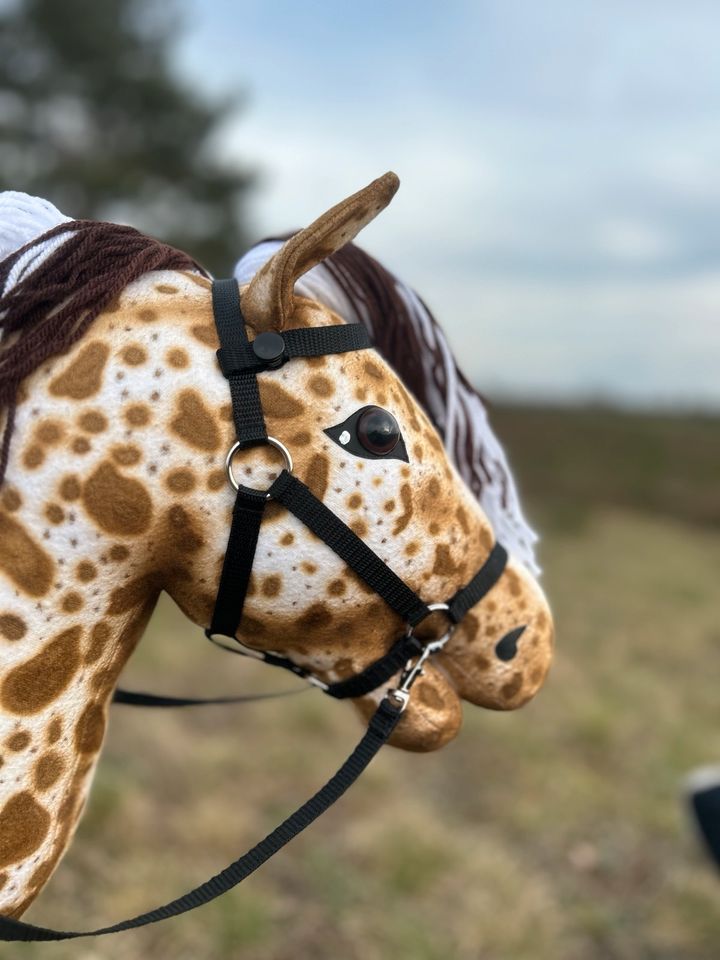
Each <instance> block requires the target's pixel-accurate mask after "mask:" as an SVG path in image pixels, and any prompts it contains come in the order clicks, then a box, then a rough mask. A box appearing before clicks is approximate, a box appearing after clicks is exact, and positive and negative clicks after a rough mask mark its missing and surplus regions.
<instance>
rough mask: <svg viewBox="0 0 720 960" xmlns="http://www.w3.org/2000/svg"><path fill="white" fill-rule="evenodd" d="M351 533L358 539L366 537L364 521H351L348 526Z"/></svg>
mask: <svg viewBox="0 0 720 960" xmlns="http://www.w3.org/2000/svg"><path fill="white" fill-rule="evenodd" d="M348 526H349V527H350V529H351V530H352V531H353V533H356V534H357V535H358V537H365V536H367V532H368V528H367V524H366V523H365V521H364V520H353V521H352V522H351V523H349V524H348Z"/></svg>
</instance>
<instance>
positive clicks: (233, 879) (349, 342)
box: [0, 173, 508, 940]
mask: <svg viewBox="0 0 720 960" xmlns="http://www.w3.org/2000/svg"><path fill="white" fill-rule="evenodd" d="M398 185H399V181H398V179H397V177H396V176H395V175H394V174H392V173H388V174H386V175H385V176H384V177H381V178H380V179H379V180H376V181H374V182H373V183H371V184H370V185H369V186H368V187H366V188H365V189H364V190H361V191H360V192H359V193H357V194H355V195H354V196H353V197H350V198H349V199H348V200H345V201H343V203H341V204H339V205H338V206H337V207H333V208H332V209H331V210H330V211H328V213H326V214H325V215H324V216H323V217H321V218H320V219H319V220H318V221H316V222H315V223H314V224H312V225H311V226H310V227H308V228H307V229H306V230H304V231H301V232H300V233H299V234H297V235H296V236H295V237H293V239H292V240H290V241H289V242H288V244H286V247H285V248H284V253H285V256H284V258H283V259H282V260H280V261H278V260H277V258H273V261H271V262H270V263H269V264H268V265H266V267H265V268H263V270H262V271H261V272H260V274H259V275H258V276H257V278H256V279H255V280H254V281H253V283H252V284H251V285H250V288H249V289H248V290H247V291H246V293H245V294H244V297H243V303H242V306H241V299H240V291H239V288H238V285H237V281H235V280H233V279H230V280H216V281H215V282H214V283H213V286H212V302H213V314H214V318H215V324H216V327H217V332H218V336H219V339H220V349H219V350H218V354H217V356H218V362H219V365H220V369H221V370H222V373H223V375H224V376H225V378H226V379H227V381H228V385H229V389H230V396H231V400H232V412H233V419H234V424H235V431H236V437H237V439H236V441H235V443H234V444H233V446H232V447H231V449H230V451H229V453H228V457H227V460H226V465H227V473H228V479H229V482H230V483H231V485H232V486H233V488H234V489H235V490H236V498H235V506H234V509H233V517H232V523H231V527H230V534H229V538H228V545H227V550H226V553H225V559H224V564H223V568H222V573H221V576H220V583H219V587H218V592H217V597H216V600H215V608H214V612H213V616H212V621H211V624H210V627H209V628H208V630H207V631H206V634H207V636H208V638H209V639H211V640H213V642H216V643H219V644H221V645H224V644H223V641H222V638H228V639H230V640H231V641H232V642H233V643H239V642H238V641H237V639H236V634H237V632H238V627H239V625H240V621H241V618H242V613H243V606H244V602H245V596H246V593H247V588H248V583H249V580H250V574H251V570H252V565H253V559H254V555H255V548H256V545H257V540H258V534H259V530H260V525H261V523H262V519H263V513H264V510H265V507H266V505H267V503H268V502H269V501H270V500H275V501H277V502H278V503H280V504H282V505H283V506H284V507H285V508H286V509H288V510H289V511H290V512H291V513H293V514H294V516H295V517H297V519H298V520H300V521H301V522H302V523H303V524H305V525H306V526H307V527H308V528H309V529H310V530H311V531H312V532H313V533H314V534H315V535H316V536H317V537H319V538H320V539H321V540H322V541H323V542H324V543H326V544H327V545H328V546H329V547H330V549H331V550H333V551H334V552H335V553H336V554H337V555H338V556H339V557H340V558H341V559H342V560H343V561H344V562H345V563H346V564H347V565H348V566H349V567H350V568H351V569H352V570H353V571H354V573H355V574H357V576H359V577H360V578H361V579H362V580H363V581H364V582H365V583H366V584H367V585H368V586H369V587H370V588H371V589H372V590H373V591H374V592H375V593H377V594H378V595H379V596H380V597H381V598H382V600H383V601H384V602H385V603H386V604H387V605H388V606H389V607H390V608H391V609H392V610H394V611H395V612H396V613H397V614H398V615H399V616H400V617H401V618H402V621H403V622H404V624H405V629H404V630H403V631H402V633H401V635H400V636H399V637H398V639H397V640H396V641H395V642H394V643H393V644H392V645H391V646H390V649H389V650H388V652H387V653H386V654H385V655H384V656H382V657H380V658H379V659H378V660H376V661H375V662H374V663H372V664H371V665H370V666H368V667H366V668H365V669H364V670H363V671H362V672H361V673H358V674H356V675H355V676H352V677H349V678H347V679H344V680H341V681H338V682H335V683H325V682H324V681H323V680H321V679H320V678H318V677H315V676H314V675H313V674H312V673H310V672H309V671H307V670H305V669H304V668H302V667H300V666H298V665H297V664H295V663H294V662H293V661H292V660H290V659H289V658H287V657H285V656H282V655H280V654H278V653H273V652H268V651H258V650H251V649H250V648H243V647H242V645H240V646H238V647H237V651H238V652H243V653H246V654H248V655H250V656H253V657H257V658H260V659H262V660H263V661H265V662H266V663H269V664H271V665H273V666H279V667H282V668H284V669H286V670H290V671H292V672H293V673H294V674H296V675H298V676H300V677H302V678H304V679H305V680H306V681H308V682H309V683H311V684H312V685H313V686H315V687H318V688H320V689H321V690H322V691H323V692H324V693H326V694H328V695H329V696H331V697H335V698H338V699H342V698H347V697H361V696H364V695H365V694H368V693H370V692H372V691H373V690H375V689H377V688H378V687H380V686H382V685H384V684H387V683H388V681H390V680H391V679H392V677H394V676H395V675H396V674H398V673H399V680H398V682H397V684H396V686H395V687H393V688H391V689H389V690H387V691H386V693H385V695H384V697H383V698H382V700H381V701H380V704H379V706H378V707H377V709H376V711H375V713H374V715H373V716H372V717H371V719H370V721H369V724H368V728H367V730H366V732H365V733H364V735H363V737H362V739H361V740H360V742H359V743H358V745H357V746H356V747H355V749H354V750H353V752H352V753H351V754H350V756H349V757H348V759H347V760H346V761H345V762H344V763H343V765H342V766H341V767H340V769H339V770H338V772H337V773H336V774H335V775H334V776H333V777H332V778H331V779H330V780H329V781H328V782H327V783H326V784H325V786H324V787H322V788H321V789H320V790H319V791H318V792H317V793H316V794H315V795H314V796H313V797H311V798H310V799H309V800H308V801H307V802H306V803H304V804H303V805H302V806H301V807H300V808H299V809H298V810H296V811H295V813H293V814H291V816H289V817H288V818H287V819H286V820H285V821H284V822H283V823H282V824H280V826H278V827H277V828H276V829H275V830H273V831H272V833H270V834H269V835H268V836H267V837H265V839H264V840H262V841H261V842H260V843H259V844H257V845H256V846H255V847H253V848H252V849H251V850H250V851H248V853H246V854H245V855H244V856H242V857H240V858H239V859H238V860H236V861H234V863H232V864H230V866H229V867H227V868H226V869H225V870H223V871H222V872H221V873H219V874H217V876H215V877H213V878H212V879H210V880H208V881H207V882H206V883H204V884H202V885H201V886H199V887H196V888H195V889H194V890H192V891H190V892H189V893H187V894H185V895H184V896H182V897H179V898H178V899H177V900H174V901H172V902H170V903H167V904H165V905H164V906H162V907H159V908H157V909H155V910H151V911H148V912H147V913H144V914H141V915H139V916H136V917H134V918H132V919H129V920H123V921H121V922H119V923H116V924H113V925H112V926H107V927H103V928H101V929H98V930H93V931H85V932H70V931H65V932H63V931H56V930H51V929H48V928H44V927H38V926H34V925H32V924H27V923H23V922H22V921H18V920H13V919H10V918H4V917H3V918H0V938H2V939H4V940H65V939H71V938H76V937H83V936H93V935H98V934H107V933H116V932H119V931H121V930H128V929H131V928H133V927H139V926H144V925H145V924H149V923H155V922H157V921H159V920H164V919H167V918H169V917H172V916H177V915H179V914H181V913H185V912H186V911H188V910H191V909H193V908H195V907H197V906H201V905H202V904H204V903H207V902H209V901H210V900H213V899H215V898H216V897H218V896H220V895H221V894H222V893H225V892H226V891H227V890H229V889H230V888H232V887H234V886H235V885H236V884H238V883H240V882H241V881H242V880H244V879H245V877H247V876H248V875H249V874H251V873H252V872H254V871H255V870H256V869H257V868H258V867H259V866H260V865H261V864H262V863H264V862H265V861H266V860H268V859H269V858H270V857H271V856H273V855H274V854H275V853H276V852H277V851H278V850H280V849H281V848H282V847H283V846H284V845H285V844H286V843H288V842H289V841H290V840H291V839H292V838H293V837H294V836H295V835H296V834H298V833H299V832H301V831H302V830H304V829H305V828H306V827H307V826H309V825H310V824H311V823H312V822H313V821H314V820H316V819H317V817H319V816H320V815H321V814H322V813H323V812H324V811H325V810H327V809H328V808H329V807H330V806H331V805H332V804H333V803H334V802H335V801H336V800H337V799H339V797H340V796H342V794H343V793H344V792H345V791H346V790H347V789H348V787H350V786H351V785H352V784H353V783H354V782H355V780H356V779H357V778H358V777H359V775H360V774H361V773H362V772H363V770H364V769H365V768H366V767H367V765H368V764H369V763H370V761H371V760H372V759H373V757H374V756H375V754H376V753H377V752H378V750H379V749H380V748H381V747H382V746H383V744H385V743H386V742H387V740H388V739H389V738H390V736H391V735H392V732H393V730H394V729H395V727H396V725H397V723H398V721H399V719H400V717H401V716H402V713H403V711H404V710H405V708H406V706H407V704H408V701H409V699H410V697H411V694H412V688H413V684H414V683H415V681H416V680H417V678H418V677H419V676H420V675H421V674H422V671H423V667H424V664H425V663H426V662H427V661H428V659H429V658H430V657H432V656H433V655H434V654H436V653H437V652H439V651H440V650H442V649H443V647H444V646H445V644H446V643H447V641H448V640H449V638H450V636H451V635H452V632H453V630H454V628H455V626H456V625H457V624H458V623H460V621H461V620H462V619H463V617H464V616H465V614H466V613H467V612H468V610H470V608H471V607H473V606H475V604H477V603H478V602H479V601H480V600H482V598H483V597H484V596H485V595H486V594H487V593H488V592H489V591H490V590H491V589H492V587H493V586H494V585H495V584H496V583H497V581H498V580H499V578H500V576H501V575H502V573H503V570H504V569H505V565H506V563H507V559H508V555H507V552H506V550H505V549H504V548H503V547H502V546H501V545H500V544H499V543H496V544H495V545H494V547H493V548H492V550H491V551H490V553H489V555H488V556H487V558H486V560H485V562H484V563H483V564H482V566H481V567H480V569H479V570H478V571H477V573H476V574H475V575H474V576H473V577H472V579H471V580H470V581H469V583H467V584H466V585H465V586H464V587H462V588H461V589H459V590H458V591H457V592H456V593H455V594H453V595H452V596H451V597H447V598H442V599H440V600H437V599H434V600H433V601H432V602H427V601H425V600H423V599H422V598H421V597H420V596H419V595H418V594H417V593H416V592H415V591H414V590H413V589H412V588H411V587H410V586H408V584H406V583H405V582H404V581H403V580H402V579H401V578H400V577H399V576H398V575H397V574H396V573H395V572H394V571H393V570H392V569H391V568H390V567H389V566H388V565H387V564H386V563H385V562H384V561H383V560H382V559H381V558H380V557H379V556H378V555H377V554H376V553H375V552H374V551H373V550H371V549H370V547H369V546H368V545H367V544H366V543H365V542H364V541H363V540H361V539H360V538H359V537H358V536H357V535H356V534H355V533H354V532H353V531H352V530H351V529H350V528H349V527H348V526H347V525H346V524H345V523H344V522H343V521H342V520H341V519H340V518H339V517H338V516H337V515H336V514H335V513H333V511H331V510H330V509H328V507H326V506H325V505H324V504H323V503H322V501H321V500H319V499H318V498H317V497H316V496H315V495H314V494H313V493H312V492H311V490H310V489H309V488H308V487H307V486H306V485H305V484H304V483H303V482H302V481H301V480H299V479H298V478H297V477H295V476H294V475H293V472H292V451H291V450H288V449H287V448H286V447H285V446H284V444H282V443H281V442H280V441H279V440H278V439H276V438H274V437H271V436H269V435H268V433H267V430H266V425H265V418H264V415H263V409H262V403H261V399H260V391H259V388H258V381H257V375H258V373H260V372H264V371H274V370H277V369H278V368H280V367H281V366H282V365H283V364H285V363H288V362H291V361H292V360H293V359H294V358H297V357H318V356H325V355H328V354H335V353H346V352H349V351H355V350H365V349H368V348H370V347H371V346H372V344H371V342H370V337H369V335H368V333H367V330H366V329H365V327H364V326H362V325H361V324H343V325H340V326H331V327H309V328H308V327H305V328H301V329H293V328H290V329H286V323H287V321H288V320H289V319H290V317H291V315H292V287H293V283H294V280H295V278H296V276H297V275H298V273H299V272H300V273H301V272H304V271H305V270H308V269H310V268H311V267H312V266H314V264H315V263H317V262H318V259H319V258H318V257H316V256H313V255H312V253H311V250H312V249H315V250H317V248H318V244H317V238H318V234H320V235H321V236H322V234H323V232H324V233H325V235H326V236H327V240H328V243H329V244H330V245H334V248H336V247H338V246H342V245H343V244H344V243H347V242H348V241H349V240H351V239H352V238H353V237H354V236H355V234H356V233H357V232H358V231H359V230H360V229H361V228H362V226H364V225H365V223H366V222H368V221H369V220H370V219H372V217H373V216H375V215H376V213H378V212H379V210H380V209H382V208H383V207H384V206H386V205H387V203H389V201H390V199H391V198H392V196H393V194H394V193H395V191H396V190H397V187H398ZM311 238H312V239H313V242H312V243H311ZM328 252H331V251H328V249H327V246H325V253H324V254H323V255H327V253H328ZM288 264H289V266H288ZM278 271H279V273H280V275H279V276H278V275H277V274H278ZM263 303H265V305H266V306H265V311H264V312H263V309H262V304H263ZM244 313H245V316H244V315H243V314H244ZM246 319H247V320H248V321H250V322H251V324H252V326H253V327H254V328H255V329H256V330H259V331H260V332H259V333H257V335H256V336H255V338H254V339H253V340H249V339H248V337H247V334H246V328H245V320H246ZM259 445H270V446H272V447H274V448H275V449H276V450H277V451H278V452H279V453H280V454H281V456H282V459H283V461H284V465H283V469H282V471H281V472H280V474H279V476H278V477H277V479H276V480H275V481H274V482H273V483H272V484H271V486H270V487H269V488H268V489H267V490H256V489H253V488H250V487H246V486H244V485H243V484H240V483H238V481H237V480H236V478H235V475H234V473H233V461H234V457H235V455H236V454H237V453H238V452H240V451H244V450H246V449H248V448H250V447H254V446H259ZM437 612H442V613H443V614H444V615H445V617H446V618H447V621H448V624H447V629H446V630H445V632H444V633H443V634H442V635H441V636H439V637H438V638H437V639H433V640H430V641H425V642H423V641H421V640H420V639H419V638H418V636H417V635H416V628H417V627H418V625H419V624H420V623H421V622H422V621H423V620H425V619H426V618H427V617H429V616H430V615H431V614H433V613H437ZM133 696H138V695H132V694H129V695H128V694H121V696H120V697H119V698H118V699H121V700H124V701H125V702H139V701H137V700H136V701H133V700H132V697H133ZM143 697H144V699H142V702H143V704H144V705H146V706H160V705H166V704H164V703H162V702H161V699H162V698H153V697H151V696H149V695H147V696H146V695H143ZM128 698H129V699H128ZM195 702H198V701H195Z"/></svg>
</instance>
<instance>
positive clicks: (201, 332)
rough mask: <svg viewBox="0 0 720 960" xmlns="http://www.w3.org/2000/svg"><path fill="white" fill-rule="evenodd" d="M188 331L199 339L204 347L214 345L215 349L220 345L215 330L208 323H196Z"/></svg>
mask: <svg viewBox="0 0 720 960" xmlns="http://www.w3.org/2000/svg"><path fill="white" fill-rule="evenodd" d="M190 333H191V334H192V335H193V336H194V337H195V339H196V340H199V341H200V343H204V344H205V346H206V347H215V349H217V348H218V347H219V346H220V341H219V340H218V335H217V330H216V329H215V327H214V326H213V325H212V324H210V323H197V324H195V326H194V327H191V328H190Z"/></svg>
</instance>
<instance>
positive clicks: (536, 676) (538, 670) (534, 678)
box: [530, 667, 545, 686]
mask: <svg viewBox="0 0 720 960" xmlns="http://www.w3.org/2000/svg"><path fill="white" fill-rule="evenodd" d="M544 676H545V671H544V670H543V668H542V667H535V669H534V670H533V672H532V673H531V674H530V683H532V685H533V686H537V685H538V684H539V683H540V681H541V680H542V679H543V677H544Z"/></svg>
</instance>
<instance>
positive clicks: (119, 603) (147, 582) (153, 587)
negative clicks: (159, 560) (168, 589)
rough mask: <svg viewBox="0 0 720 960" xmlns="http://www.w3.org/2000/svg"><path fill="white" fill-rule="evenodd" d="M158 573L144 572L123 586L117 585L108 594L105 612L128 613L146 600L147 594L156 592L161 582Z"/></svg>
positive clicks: (112, 614) (114, 614) (111, 613)
mask: <svg viewBox="0 0 720 960" xmlns="http://www.w3.org/2000/svg"><path fill="white" fill-rule="evenodd" d="M163 579H164V578H163V577H162V576H161V575H160V574H159V573H157V572H156V573H146V574H144V575H143V576H142V577H136V578H135V579H134V580H130V581H129V582H128V583H126V584H125V586H124V587H118V588H117V589H116V590H113V592H112V593H111V595H110V603H109V604H108V608H107V612H108V613H109V614H110V616H113V617H114V616H118V615H119V614H121V613H129V612H130V611H131V610H134V609H135V608H136V607H139V606H141V605H142V604H143V603H146V602H147V599H148V597H149V596H151V595H152V594H153V593H155V592H157V591H158V590H159V589H160V588H161V587H162V584H163Z"/></svg>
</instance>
